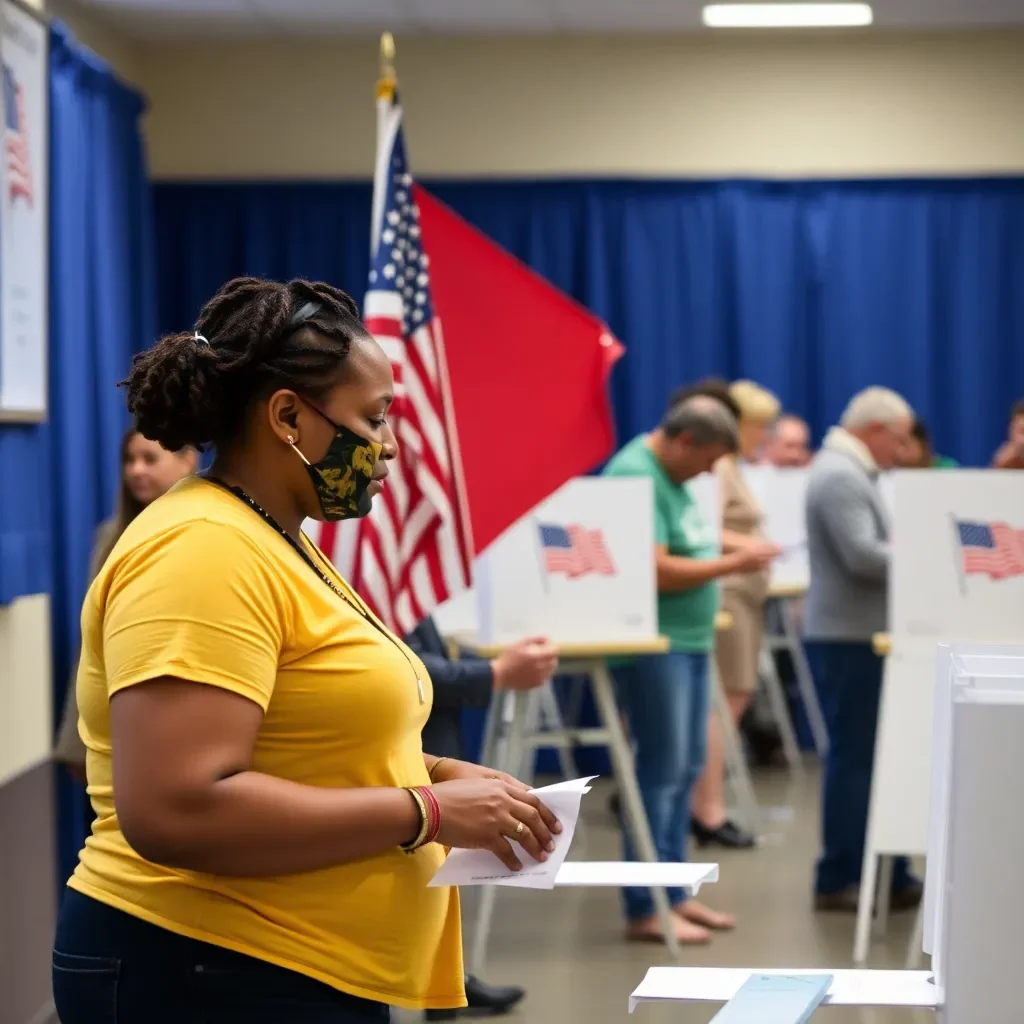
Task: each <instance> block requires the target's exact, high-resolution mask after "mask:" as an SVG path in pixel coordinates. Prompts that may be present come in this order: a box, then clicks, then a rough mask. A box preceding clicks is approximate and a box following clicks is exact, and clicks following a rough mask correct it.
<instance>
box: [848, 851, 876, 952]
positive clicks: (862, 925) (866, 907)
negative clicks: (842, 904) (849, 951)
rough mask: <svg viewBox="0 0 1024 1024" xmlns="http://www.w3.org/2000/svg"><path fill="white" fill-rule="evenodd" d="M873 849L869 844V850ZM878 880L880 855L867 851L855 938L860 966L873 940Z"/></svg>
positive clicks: (855, 947) (854, 949)
mask: <svg viewBox="0 0 1024 1024" xmlns="http://www.w3.org/2000/svg"><path fill="white" fill-rule="evenodd" d="M870 850H871V846H870V844H868V851H870ZM877 881H878V857H877V856H876V855H875V854H874V853H873V852H865V854H864V869H863V871H862V872H861V876H860V898H859V899H858V900H857V927H856V930H855V931H854V938H853V962H854V963H855V964H857V966H858V967H859V966H860V965H861V964H863V963H864V962H865V961H866V960H867V958H868V945H869V943H870V941H871V912H872V911H873V910H874V907H875V883H876V882H877Z"/></svg>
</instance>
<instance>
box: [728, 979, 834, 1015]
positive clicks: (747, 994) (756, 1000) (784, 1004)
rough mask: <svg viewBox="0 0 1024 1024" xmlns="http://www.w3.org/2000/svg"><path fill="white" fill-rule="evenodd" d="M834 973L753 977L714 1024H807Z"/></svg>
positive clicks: (730, 1001)
mask: <svg viewBox="0 0 1024 1024" xmlns="http://www.w3.org/2000/svg"><path fill="white" fill-rule="evenodd" d="M831 984H832V975H831V974H759V973H758V974H751V975H750V977H749V978H747V980H746V981H745V982H744V983H743V984H742V985H741V986H740V987H739V990H738V991H737V992H736V995H734V996H733V997H732V999H730V1000H729V1002H727V1003H726V1004H725V1006H723V1007H722V1009H721V1010H719V1011H718V1013H716V1014H715V1015H714V1017H712V1018H711V1024H807V1021H809V1020H810V1019H811V1014H812V1013H814V1011H815V1010H816V1009H817V1008H818V1007H819V1006H820V1005H821V1001H822V1000H823V999H824V998H825V993H826V992H828V989H829V986H830V985H831Z"/></svg>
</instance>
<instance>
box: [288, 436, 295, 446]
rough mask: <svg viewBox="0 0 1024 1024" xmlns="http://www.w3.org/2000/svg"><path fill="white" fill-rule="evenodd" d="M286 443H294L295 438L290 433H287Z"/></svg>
mask: <svg viewBox="0 0 1024 1024" xmlns="http://www.w3.org/2000/svg"><path fill="white" fill-rule="evenodd" d="M288 443H289V444H295V438H294V437H292V435H291V434H289V435H288Z"/></svg>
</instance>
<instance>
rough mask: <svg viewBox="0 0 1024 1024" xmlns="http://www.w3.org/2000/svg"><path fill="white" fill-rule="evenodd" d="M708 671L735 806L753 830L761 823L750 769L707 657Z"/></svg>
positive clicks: (716, 676)
mask: <svg viewBox="0 0 1024 1024" xmlns="http://www.w3.org/2000/svg"><path fill="white" fill-rule="evenodd" d="M708 671H709V673H710V675H711V699H712V701H713V710H714V713H715V715H716V716H717V717H718V726H719V729H720V731H721V734H722V747H723V748H724V752H725V766H726V769H727V773H728V781H729V786H730V787H731V789H732V791H733V796H734V798H735V800H736V808H737V810H738V812H739V815H738V816H739V818H740V819H741V822H742V824H743V825H744V826H745V827H746V828H747V829H749V830H750V831H751V832H754V833H756V832H757V831H758V829H759V828H760V825H761V814H760V809H759V808H758V805H757V797H756V795H755V794H754V785H753V783H752V782H751V781H750V769H749V768H748V767H747V759H746V757H745V756H744V754H743V745H742V744H741V743H740V736H739V733H738V732H737V731H736V726H735V725H734V723H733V720H732V715H731V714H730V712H729V702H728V701H727V700H726V697H725V691H724V690H723V689H722V681H721V679H719V677H718V670H717V669H716V668H715V661H714V658H711V659H709V669H708Z"/></svg>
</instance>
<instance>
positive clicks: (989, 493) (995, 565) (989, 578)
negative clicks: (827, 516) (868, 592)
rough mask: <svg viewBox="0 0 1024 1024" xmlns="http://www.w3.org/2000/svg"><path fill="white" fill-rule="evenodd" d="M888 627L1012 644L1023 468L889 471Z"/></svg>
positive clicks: (1023, 569) (1019, 618)
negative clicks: (1019, 470) (890, 558)
mask: <svg viewBox="0 0 1024 1024" xmlns="http://www.w3.org/2000/svg"><path fill="white" fill-rule="evenodd" d="M891 486H892V502H893V506H894V507H893V524H892V549H893V564H892V572H891V575H890V580H889V587H890V589H889V598H890V605H889V631H890V633H891V634H892V637H893V641H894V644H895V643H897V642H899V641H902V640H924V639H929V640H933V641H934V642H935V643H949V642H964V643H972V642H975V641H978V642H983V643H1013V641H1014V640H1016V639H1017V638H1018V637H1019V636H1020V635H1021V629H1022V624H1024V543H1022V540H1021V537H1022V532H1021V531H1024V473H1007V472H1000V471H997V470H908V471H900V472H897V473H893V474H892V485H891Z"/></svg>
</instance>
